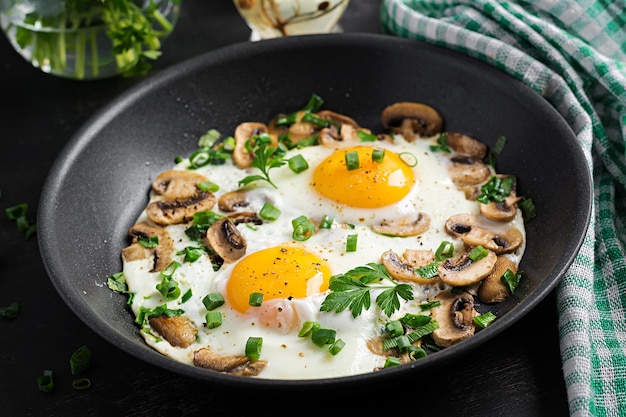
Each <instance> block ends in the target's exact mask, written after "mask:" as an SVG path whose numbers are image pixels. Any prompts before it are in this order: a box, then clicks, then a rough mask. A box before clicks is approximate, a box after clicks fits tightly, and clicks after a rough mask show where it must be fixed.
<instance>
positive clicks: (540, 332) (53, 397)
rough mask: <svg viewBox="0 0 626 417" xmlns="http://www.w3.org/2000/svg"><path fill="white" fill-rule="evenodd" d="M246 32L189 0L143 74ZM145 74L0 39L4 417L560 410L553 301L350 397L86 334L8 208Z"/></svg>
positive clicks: (370, 7)
mask: <svg viewBox="0 0 626 417" xmlns="http://www.w3.org/2000/svg"><path fill="white" fill-rule="evenodd" d="M378 7H379V1H378V0H353V1H352V2H351V4H350V6H349V8H348V10H347V12H346V14H345V16H344V18H343V20H342V26H343V29H344V30H345V31H346V32H380V31H381V30H380V27H379V24H378ZM249 33H250V32H249V30H248V28H247V27H246V26H245V24H244V23H243V22H242V20H241V18H240V16H239V15H238V14H237V12H236V10H235V9H234V6H233V4H232V1H231V0H196V1H191V0H185V1H184V3H183V7H182V12H181V16H180V19H179V22H178V25H177V27H176V30H175V32H174V33H173V35H172V36H171V37H170V38H169V39H168V40H166V42H165V44H164V48H163V52H164V54H163V56H162V57H161V58H160V59H159V60H158V61H157V62H156V63H155V65H154V67H153V71H152V72H151V73H150V74H148V77H149V76H151V75H153V74H156V73H158V72H159V71H162V70H164V69H166V68H167V67H169V66H171V65H173V64H176V63H178V62H180V61H182V60H185V59H187V58H190V57H193V56H195V55H198V54H201V53H204V52H208V51H211V50H213V49H216V48H219V47H223V46H227V45H229V44H232V43H237V42H245V41H247V39H248V36H249ZM143 79H145V77H144V78H131V79H129V78H122V77H120V78H113V79H107V80H101V81H93V82H85V81H72V80H66V79H62V78H58V77H54V76H51V75H48V74H45V73H43V72H41V71H40V70H38V69H36V68H33V67H32V66H30V64H28V63H27V62H25V61H24V60H23V59H22V58H21V57H20V56H19V55H18V54H17V53H16V52H14V51H13V49H12V47H11V46H10V44H9V42H8V41H7V40H6V38H4V36H2V37H1V39H0V97H1V99H2V106H1V107H0V191H1V195H0V210H1V211H0V213H1V214H2V215H0V270H1V271H2V273H1V274H0V288H2V290H1V291H0V306H6V305H9V304H10V303H12V302H14V301H16V302H18V303H19V304H20V308H21V309H20V314H19V316H18V317H17V318H16V319H13V320H11V319H7V318H1V317H0V415H1V416H4V417H12V416H121V415H129V416H130V415H132V416H163V417H174V416H200V415H202V416H206V415H211V416H216V415H218V416H219V415H232V416H243V415H252V416H259V417H260V416H270V415H271V416H279V415H282V414H289V415H294V414H297V413H302V412H306V413H307V414H308V413H310V412H313V413H315V412H320V411H321V412H323V413H324V414H326V413H329V412H330V413H332V415H337V416H341V415H345V414H344V413H345V412H346V411H350V415H353V416H354V415H357V414H358V413H359V412H360V411H370V412H372V411H374V410H380V411H377V412H378V413H380V412H384V413H390V414H398V413H400V414H402V413H408V414H409V415H425V416H428V415H463V416H478V415H480V416H496V415H497V416H501V415H506V416H551V417H555V416H559V415H567V414H568V409H567V398H566V393H565V383H564V380H563V374H562V371H561V361H560V357H559V345H558V327H557V323H558V317H557V312H556V300H555V295H554V293H551V294H550V295H549V296H548V297H547V298H546V299H544V300H543V301H542V302H541V303H539V305H538V306H537V307H536V308H534V309H533V310H532V311H531V312H530V313H529V314H527V315H526V316H525V317H523V318H522V319H521V320H519V321H518V322H517V323H515V324H514V325H513V326H511V327H510V328H509V329H507V330H505V331H504V332H502V333H500V334H499V335H498V336H497V337H495V338H494V339H492V340H491V341H490V342H489V343H488V344H486V345H484V346H482V347H480V349H478V350H476V351H474V352H472V353H471V355H466V356H465V357H460V358H458V359H455V360H454V362H450V363H449V364H446V365H445V366H442V367H441V368H438V369H436V370H432V371H430V372H429V374H428V375H420V376H415V377H413V378H412V379H409V380H407V381H402V382H401V384H398V385H394V386H380V385H372V386H365V387H363V386H359V388H358V391H356V392H354V393H352V392H350V393H349V391H346V392H345V393H337V392H333V393H330V392H327V391H316V392H307V393H300V392H291V391H290V392H288V393H281V392H271V391H269V392H268V391H261V392H250V391H249V390H235V389H233V388H232V387H220V386H216V385H211V384H208V383H204V382H198V381H196V380H192V379H188V378H186V377H181V376H178V375H175V374H172V373H170V372H168V371H165V370H162V369H160V368H157V367H155V366H153V365H151V364H150V363H146V362H144V361H142V360H139V359H137V358H135V357H131V356H130V355H129V354H127V353H125V352H123V351H121V350H120V349H118V348H117V347H116V346H114V345H113V344H111V343H110V342H108V341H106V340H104V339H102V338H101V337H100V336H98V335H97V334H96V333H94V332H93V331H92V330H91V329H89V328H88V327H87V326H86V325H85V324H84V323H83V322H82V321H81V319H80V318H79V317H77V316H76V315H74V313H73V312H72V311H71V310H70V309H69V308H68V307H67V306H66V305H65V304H64V302H63V301H62V299H61V298H60V296H59V295H58V294H57V292H56V291H55V289H54V287H53V286H52V284H51V282H50V281H49V278H48V276H47V274H46V271H45V269H44V265H43V263H42V261H41V258H40V254H39V248H38V244H37V239H36V238H35V237H33V238H31V239H26V238H25V236H24V234H23V233H20V232H18V231H17V229H16V225H15V222H13V221H11V220H9V219H7V217H6V216H5V215H4V210H5V209H6V208H7V207H11V206H14V205H16V204H20V203H27V204H28V205H29V209H28V215H29V217H30V218H32V219H34V218H35V216H36V210H37V205H38V200H39V195H40V192H41V188H42V186H43V183H44V180H45V178H46V175H47V174H48V171H49V169H50V167H51V165H52V163H53V161H54V159H55V157H56V156H57V155H58V154H59V152H60V151H61V149H62V148H63V146H64V145H65V144H66V142H67V141H68V140H69V138H70V137H71V136H72V135H73V134H74V132H75V131H76V130H77V129H78V128H79V127H80V126H81V125H82V124H83V123H84V122H86V121H87V119H88V118H89V117H90V116H92V115H93V114H94V113H95V112H96V111H97V110H98V109H99V108H101V107H102V106H104V105H105V104H106V103H107V102H109V101H110V100H112V99H113V98H115V97H116V96H118V95H119V94H121V93H122V92H124V91H125V90H127V89H129V88H130V87H131V86H133V85H135V84H137V83H138V82H141V81H142V80H143ZM82 345H87V346H88V347H89V349H90V350H91V352H92V355H93V360H92V365H91V368H90V370H89V377H90V379H91V381H92V386H91V388H90V389H88V390H85V391H76V390H74V389H73V388H72V387H71V381H72V375H71V373H70V370H69V357H70V356H71V354H72V353H73V352H74V351H75V350H76V349H77V348H78V347H80V346H82ZM45 369H51V370H53V371H55V374H56V390H55V391H54V392H52V393H43V392H41V391H39V389H38V388H37V378H38V377H39V376H40V375H42V373H43V371H44V370H45ZM396 395H397V396H399V397H398V398H396V399H395V400H393V399H392V398H393V396H396ZM327 402H332V403H333V405H331V404H330V403H327ZM385 409H387V411H384V410H385Z"/></svg>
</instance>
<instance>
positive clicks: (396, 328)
mask: <svg viewBox="0 0 626 417" xmlns="http://www.w3.org/2000/svg"><path fill="white" fill-rule="evenodd" d="M385 331H386V332H387V334H388V335H389V336H391V337H395V336H400V335H403V334H404V327H403V326H402V322H400V320H391V321H388V322H387V323H385Z"/></svg>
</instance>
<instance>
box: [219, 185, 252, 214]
mask: <svg viewBox="0 0 626 417" xmlns="http://www.w3.org/2000/svg"><path fill="white" fill-rule="evenodd" d="M249 205H250V201H249V200H248V193H247V192H246V191H245V190H235V191H230V192H228V193H225V194H222V195H221V196H220V198H219V199H218V200H217V207H218V208H219V209H220V210H222V211H224V212H226V213H230V212H233V211H236V210H237V209H238V208H246V207H248V206H249Z"/></svg>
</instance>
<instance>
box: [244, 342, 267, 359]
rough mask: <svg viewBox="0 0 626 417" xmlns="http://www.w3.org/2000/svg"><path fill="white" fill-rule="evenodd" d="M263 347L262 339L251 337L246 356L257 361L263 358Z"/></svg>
mask: <svg viewBox="0 0 626 417" xmlns="http://www.w3.org/2000/svg"><path fill="white" fill-rule="evenodd" d="M262 347H263V338H262V337H249V338H248V340H247V341H246V353H245V355H246V356H247V357H248V358H250V359H252V360H254V361H256V360H259V358H260V357H261V348H262Z"/></svg>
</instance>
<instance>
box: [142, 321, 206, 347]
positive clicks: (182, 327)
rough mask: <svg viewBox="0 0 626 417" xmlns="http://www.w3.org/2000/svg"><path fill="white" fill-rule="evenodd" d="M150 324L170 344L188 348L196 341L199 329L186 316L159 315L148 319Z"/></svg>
mask: <svg viewBox="0 0 626 417" xmlns="http://www.w3.org/2000/svg"><path fill="white" fill-rule="evenodd" d="M148 322H149V323H150V326H151V327H152V328H153V329H154V330H155V331H156V332H157V333H158V334H160V335H161V336H162V337H163V338H164V339H165V340H167V341H168V342H169V343H170V345H172V346H174V347H182V348H186V347H187V346H189V345H191V344H192V343H193V342H195V341H196V335H197V334H198V329H196V327H195V326H194V325H193V324H192V323H191V320H189V318H188V317H186V316H174V317H168V316H158V317H151V318H150V319H148Z"/></svg>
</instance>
